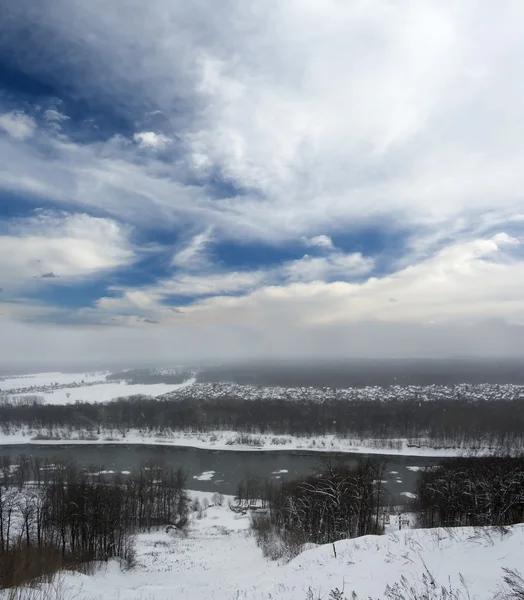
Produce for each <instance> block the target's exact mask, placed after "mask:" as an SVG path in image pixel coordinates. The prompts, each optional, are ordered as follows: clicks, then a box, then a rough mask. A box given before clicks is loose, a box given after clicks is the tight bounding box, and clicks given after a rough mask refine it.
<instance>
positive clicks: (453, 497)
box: [414, 456, 524, 527]
mask: <svg viewBox="0 0 524 600" xmlns="http://www.w3.org/2000/svg"><path fill="white" fill-rule="evenodd" d="M414 506H415V510H416V513H417V516H418V522H419V525H420V526H422V527H455V526H484V525H497V526H503V525H512V524H515V523H522V522H524V457H522V456H521V457H483V458H456V459H453V460H446V461H443V462H442V463H441V464H440V465H439V466H438V467H436V468H433V469H429V470H426V471H424V472H422V473H421V475H420V478H419V480H418V485H417V500H416V502H415V504H414Z"/></svg>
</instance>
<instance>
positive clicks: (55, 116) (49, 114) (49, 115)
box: [44, 108, 69, 123]
mask: <svg viewBox="0 0 524 600" xmlns="http://www.w3.org/2000/svg"><path fill="white" fill-rule="evenodd" d="M44 119H45V120H46V121H50V122H58V123H59V122H60V121H68V120H69V117H68V116H67V115H64V114H63V113H61V112H60V111H58V110H56V109H54V108H48V109H47V110H46V111H45V112H44Z"/></svg>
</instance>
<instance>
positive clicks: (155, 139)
mask: <svg viewBox="0 0 524 600" xmlns="http://www.w3.org/2000/svg"><path fill="white" fill-rule="evenodd" d="M133 139H134V140H135V142H136V143H137V144H138V145H139V146H140V147H141V148H152V149H153V150H163V149H164V148H165V147H166V146H167V145H168V144H169V143H170V141H171V140H170V139H169V138H168V137H167V136H165V135H163V134H161V133H155V132H154V131H142V132H140V133H135V134H134V136H133Z"/></svg>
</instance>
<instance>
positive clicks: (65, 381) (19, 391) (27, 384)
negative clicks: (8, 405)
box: [0, 371, 195, 404]
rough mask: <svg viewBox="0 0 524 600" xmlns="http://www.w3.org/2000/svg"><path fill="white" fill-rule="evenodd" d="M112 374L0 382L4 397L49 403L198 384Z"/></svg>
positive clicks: (41, 375)
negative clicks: (141, 380)
mask: <svg viewBox="0 0 524 600" xmlns="http://www.w3.org/2000/svg"><path fill="white" fill-rule="evenodd" d="M108 373H109V372H108V371H103V372H102V371H99V372H96V373H37V374H34V375H25V376H22V377H13V378H4V379H3V380H0V394H5V395H7V396H9V397H12V398H14V399H17V398H19V397H20V396H28V395H31V396H39V397H41V398H43V401H44V402H45V403H46V404H72V403H75V402H107V401H109V400H113V399H114V398H120V397H127V396H133V395H136V394H143V395H146V396H153V397H156V396H161V395H163V394H167V393H172V392H175V391H177V390H182V389H184V388H185V387H189V386H191V385H193V384H194V383H195V379H194V378H192V379H188V380H187V381H185V382H183V383H178V384H165V383H156V384H133V385H131V384H129V383H127V382H126V381H106V380H105V378H106V375H108Z"/></svg>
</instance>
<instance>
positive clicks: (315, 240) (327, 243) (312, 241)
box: [303, 235, 334, 250]
mask: <svg viewBox="0 0 524 600" xmlns="http://www.w3.org/2000/svg"><path fill="white" fill-rule="evenodd" d="M303 240H304V243H305V244H306V245H307V246H313V247H318V248H325V249H326V250H333V249H334V246H333V240H332V239H331V238H330V237H329V235H315V236H313V237H312V238H309V239H308V238H303Z"/></svg>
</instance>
